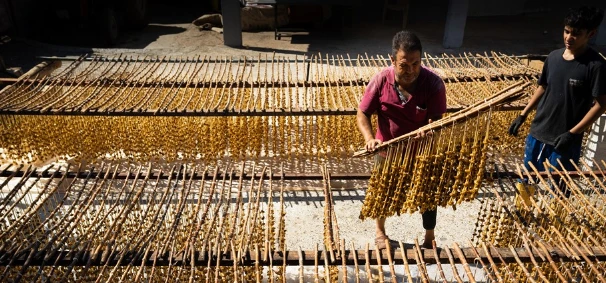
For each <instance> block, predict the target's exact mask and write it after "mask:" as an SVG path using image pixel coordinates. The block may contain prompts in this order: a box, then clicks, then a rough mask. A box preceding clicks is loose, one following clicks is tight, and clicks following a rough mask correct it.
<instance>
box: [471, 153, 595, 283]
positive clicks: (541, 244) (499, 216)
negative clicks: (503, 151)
mask: <svg viewBox="0 0 606 283" xmlns="http://www.w3.org/2000/svg"><path fill="white" fill-rule="evenodd" d="M581 162H582V163H585V161H583V160H582V161H581ZM594 164H596V165H597V168H598V171H581V169H580V168H578V167H577V170H578V172H575V173H577V174H578V175H577V176H574V175H572V173H571V172H567V171H560V170H557V169H556V168H555V167H554V166H553V165H552V164H549V163H547V164H546V165H547V168H549V169H550V170H553V171H551V172H547V173H543V174H539V172H538V171H537V170H536V168H535V167H534V166H532V165H531V166H530V169H526V168H518V170H519V171H518V172H520V179H519V180H517V181H516V180H512V179H507V178H499V179H497V180H495V182H494V183H493V184H492V187H489V188H488V187H487V188H486V189H487V193H489V194H493V195H494V197H486V198H480V201H481V202H482V208H481V210H480V212H479V214H478V219H477V222H476V230H475V232H474V235H473V238H474V239H473V240H474V242H475V244H476V245H478V244H481V245H483V246H485V245H489V246H492V247H493V248H509V249H511V250H514V247H522V248H523V249H525V250H527V251H531V250H532V251H534V252H535V253H536V254H537V255H536V257H534V258H532V260H531V261H530V262H526V263H523V264H522V263H521V262H519V261H517V264H516V263H510V264H505V265H502V266H500V267H499V268H492V269H491V272H490V273H491V274H492V277H493V278H498V280H499V281H503V282H514V281H515V282H517V281H529V282H539V281H542V282H570V281H577V280H582V281H584V282H606V280H605V277H604V274H606V264H604V261H603V259H601V258H600V256H599V254H602V253H604V252H606V248H605V247H606V238H605V237H604V232H606V231H605V228H604V227H605V226H604V224H606V216H604V215H605V214H606V205H605V204H606V202H605V200H606V199H605V198H604V196H605V192H606V186H605V185H604V182H603V180H604V177H605V175H604V171H603V170H604V169H605V168H606V163H604V162H603V161H602V162H601V163H599V162H595V163H594ZM585 165H587V164H585ZM587 168H591V166H587ZM501 170H503V168H501ZM495 171H496V175H497V176H498V175H499V174H498V171H499V168H497V169H496V170H495ZM522 180H528V182H529V183H526V181H522ZM518 249H519V248H518ZM555 250H558V251H561V252H562V253H563V255H558V256H554V254H553V251H555Z"/></svg>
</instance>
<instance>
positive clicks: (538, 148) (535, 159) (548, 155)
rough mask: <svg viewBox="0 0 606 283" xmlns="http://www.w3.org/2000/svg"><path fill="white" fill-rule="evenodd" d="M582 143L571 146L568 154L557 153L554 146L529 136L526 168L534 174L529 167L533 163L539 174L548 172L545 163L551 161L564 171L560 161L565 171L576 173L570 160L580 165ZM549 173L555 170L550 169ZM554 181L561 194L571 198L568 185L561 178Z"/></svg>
mask: <svg viewBox="0 0 606 283" xmlns="http://www.w3.org/2000/svg"><path fill="white" fill-rule="evenodd" d="M581 143H582V141H579V142H578V144H575V145H573V146H571V147H570V148H569V149H568V150H567V151H566V152H557V151H556V150H555V148H554V147H553V145H548V144H546V143H543V142H541V141H539V140H537V139H535V138H534V137H533V136H531V135H528V137H527V138H526V147H525V148H524V166H525V167H526V169H528V171H530V172H533V171H532V168H530V166H529V165H528V163H532V165H534V167H535V168H537V170H538V171H539V172H542V171H546V170H545V166H543V163H544V162H545V161H549V163H550V164H551V165H553V166H554V167H556V168H557V169H558V170H562V167H561V166H560V164H559V163H558V159H559V160H560V162H561V163H562V165H564V169H566V170H568V171H576V168H574V165H573V163H571V162H570V160H571V159H572V162H574V164H578V163H579V159H580V158H581ZM547 171H553V170H552V169H551V168H549V170H547ZM554 181H556V182H557V183H558V188H559V190H560V192H562V193H563V194H564V195H565V196H566V197H570V190H568V188H567V187H566V183H564V182H561V181H560V178H559V177H557V176H554ZM552 188H553V187H552Z"/></svg>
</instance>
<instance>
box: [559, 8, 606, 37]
mask: <svg viewBox="0 0 606 283" xmlns="http://www.w3.org/2000/svg"><path fill="white" fill-rule="evenodd" d="M603 18H604V11H602V10H601V9H599V8H594V7H588V6H583V7H580V8H577V9H570V10H569V11H568V15H566V17H565V18H564V26H569V27H571V28H574V29H584V30H587V31H592V30H595V29H597V28H598V26H600V23H601V22H602V19H603Z"/></svg>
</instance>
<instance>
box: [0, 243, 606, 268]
mask: <svg viewBox="0 0 606 283" xmlns="http://www.w3.org/2000/svg"><path fill="white" fill-rule="evenodd" d="M591 249H592V253H593V255H590V254H589V253H588V254H587V258H589V259H592V260H595V261H604V260H606V254H604V253H603V252H601V251H603V250H604V249H603V248H600V247H592V248H591ZM461 250H462V251H463V255H464V256H465V260H466V261H468V262H474V261H475V260H476V258H477V257H476V256H475V254H474V252H473V250H472V248H461ZM496 250H497V251H498V252H499V253H500V255H501V257H502V258H503V259H504V261H505V262H506V263H515V262H516V260H515V257H514V255H513V253H512V251H511V250H510V249H509V248H496ZM451 251H452V249H451ZM477 251H478V253H479V254H480V258H481V259H482V260H483V261H484V262H487V260H488V257H491V258H497V255H496V253H495V249H490V254H489V255H487V254H486V253H485V252H484V251H483V250H482V249H477ZM515 251H516V253H517V255H518V257H519V258H520V260H521V261H522V262H524V263H526V262H528V263H529V262H531V257H534V259H535V260H536V261H537V262H539V263H541V262H546V261H543V260H542V259H541V257H540V256H539V255H538V254H530V253H529V252H528V251H527V249H525V248H516V249H515ZM404 252H405V253H406V258H407V259H408V260H407V263H408V264H416V261H415V255H414V253H415V252H416V251H415V250H414V249H413V248H412V247H410V248H405V251H404ZM102 253H103V251H101V252H100V253H99V254H92V253H91V252H90V251H55V252H52V254H50V255H49V257H48V260H47V261H46V262H45V261H44V258H45V257H46V256H47V254H45V253H40V254H37V257H36V258H32V259H30V261H29V263H30V265H31V266H39V265H41V264H44V265H52V264H53V263H55V262H56V265H57V266H69V265H74V266H84V265H86V264H87V262H88V261H89V259H91V266H103V265H108V266H115V265H120V266H126V265H129V264H134V265H135V266H139V265H141V264H143V265H145V266H152V265H154V262H155V265H156V266H168V265H169V263H170V264H171V265H175V266H190V265H191V261H190V260H189V258H190V257H189V256H188V257H187V259H186V260H184V255H183V253H179V254H171V253H169V252H166V253H165V254H161V255H158V254H157V253H155V252H153V251H152V252H149V253H148V254H149V256H148V257H147V258H143V254H144V250H139V251H127V252H126V256H125V257H124V259H123V260H122V261H121V262H118V261H119V260H118V259H119V258H120V255H121V252H120V251H114V253H113V254H114V255H116V256H114V257H113V258H108V259H107V260H106V261H102V260H101V254H102ZM29 254H30V252H29V251H28V250H26V251H22V252H20V253H19V254H17V255H14V254H7V253H6V252H5V251H0V259H1V260H0V265H7V264H9V263H10V264H11V265H12V266H22V265H23V264H25V262H26V260H27V259H28V255H29ZM314 254H315V251H303V253H302V254H301V255H302V258H300V257H299V252H298V251H286V252H281V251H272V256H271V257H267V258H271V259H272V261H271V263H272V265H273V266H280V265H282V264H283V262H284V261H286V264H287V265H291V266H298V265H299V262H300V260H302V262H303V265H305V266H313V265H314V264H315V262H314V259H315V257H316V256H317V257H318V259H319V261H318V265H319V266H322V265H325V264H327V265H332V266H336V265H342V264H343V260H342V258H341V256H340V255H337V256H335V258H334V259H331V258H330V256H328V257H329V258H326V257H325V256H324V255H325V253H323V252H322V251H318V254H317V255H314ZM326 254H328V253H326ZM355 254H357V259H356V260H357V263H358V265H364V264H366V262H367V261H368V262H369V264H370V265H376V264H377V253H376V252H375V251H371V252H369V253H368V255H369V257H368V258H366V256H365V252H364V251H363V250H358V251H357V252H356V253H355ZM550 254H551V257H552V258H555V259H557V260H558V261H560V260H561V262H583V260H582V257H579V258H580V260H579V259H574V258H572V257H567V256H566V255H565V253H564V252H562V251H561V250H560V249H559V248H554V249H553V250H552V251H550ZM421 255H422V256H423V261H424V262H426V263H436V262H437V261H439V262H440V263H449V261H448V256H447V253H446V251H445V250H444V248H438V256H437V257H436V256H435V254H434V252H433V250H421ZM14 256H16V258H15V259H13V257H14ZM380 256H381V258H382V259H383V258H387V251H386V250H381V252H380ZM391 256H392V259H393V261H394V264H397V265H401V264H403V263H404V262H403V257H402V250H400V249H397V250H394V251H392V253H391ZM264 258H265V257H264V256H263V255H261V252H259V254H254V253H247V254H245V255H244V256H243V257H242V258H239V259H235V258H233V257H232V255H231V254H230V253H222V254H209V253H202V252H200V251H196V252H194V261H193V265H194V266H208V264H209V263H208V262H209V261H210V266H216V265H217V261H219V262H218V264H219V266H233V265H234V260H236V261H238V262H239V263H238V265H240V266H254V265H255V263H256V262H257V259H258V260H259V265H262V266H268V265H269V264H270V262H269V260H264ZM455 263H461V261H460V259H459V258H458V257H456V258H455ZM345 264H346V265H354V251H352V250H345Z"/></svg>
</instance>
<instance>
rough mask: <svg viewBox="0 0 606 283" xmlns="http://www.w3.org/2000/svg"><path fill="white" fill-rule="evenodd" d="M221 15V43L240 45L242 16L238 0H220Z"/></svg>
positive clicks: (232, 45)
mask: <svg viewBox="0 0 606 283" xmlns="http://www.w3.org/2000/svg"><path fill="white" fill-rule="evenodd" d="M221 14H222V16H223V44H225V45H227V46H231V47H241V46H242V16H241V14H240V1H238V0H221Z"/></svg>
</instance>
